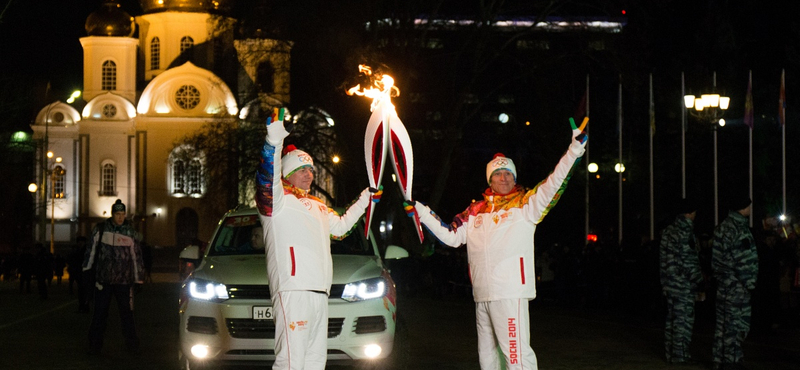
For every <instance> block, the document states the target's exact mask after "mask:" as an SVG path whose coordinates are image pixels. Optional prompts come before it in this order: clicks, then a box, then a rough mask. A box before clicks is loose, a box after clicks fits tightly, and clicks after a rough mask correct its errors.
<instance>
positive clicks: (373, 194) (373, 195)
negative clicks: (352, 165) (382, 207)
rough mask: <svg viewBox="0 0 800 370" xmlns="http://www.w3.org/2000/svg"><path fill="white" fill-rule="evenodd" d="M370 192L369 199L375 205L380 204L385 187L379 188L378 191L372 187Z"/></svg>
mask: <svg viewBox="0 0 800 370" xmlns="http://www.w3.org/2000/svg"><path fill="white" fill-rule="evenodd" d="M369 192H370V196H369V199H370V200H371V201H372V202H373V203H378V202H380V201H381V196H382V195H383V185H381V186H379V187H378V188H377V189H375V188H373V187H371V186H370V187H369Z"/></svg>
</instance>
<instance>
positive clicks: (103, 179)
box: [99, 161, 117, 196]
mask: <svg viewBox="0 0 800 370" xmlns="http://www.w3.org/2000/svg"><path fill="white" fill-rule="evenodd" d="M99 195H100V196H117V166H115V165H114V162H113V161H104V162H103V163H102V164H101V165H100V194H99Z"/></svg>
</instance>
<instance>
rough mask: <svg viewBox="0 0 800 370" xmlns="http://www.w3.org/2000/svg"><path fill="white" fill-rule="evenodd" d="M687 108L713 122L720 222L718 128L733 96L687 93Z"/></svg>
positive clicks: (716, 211)
mask: <svg viewBox="0 0 800 370" xmlns="http://www.w3.org/2000/svg"><path fill="white" fill-rule="evenodd" d="M716 87H717V74H716V72H715V73H714V90H716ZM683 101H684V105H685V106H686V109H687V110H688V111H689V112H690V113H691V114H692V115H693V116H695V117H696V118H698V119H699V120H701V121H703V122H706V123H711V124H712V125H713V126H712V127H713V131H714V225H717V224H719V186H718V181H719V177H718V172H717V129H718V127H723V126H725V119H724V118H722V116H723V115H724V114H725V111H726V110H728V107H729V106H730V102H731V98H730V97H727V96H721V95H719V94H717V93H716V92H714V93H711V94H702V95H700V97H696V96H694V95H685V96H684V97H683Z"/></svg>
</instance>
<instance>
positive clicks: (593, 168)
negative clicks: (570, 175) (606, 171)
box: [587, 163, 599, 173]
mask: <svg viewBox="0 0 800 370" xmlns="http://www.w3.org/2000/svg"><path fill="white" fill-rule="evenodd" d="M587 169H588V170H589V172H591V173H595V172H597V170H598V169H599V167H598V166H597V163H589V166H588V167H587Z"/></svg>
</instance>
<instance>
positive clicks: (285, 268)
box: [256, 109, 381, 370]
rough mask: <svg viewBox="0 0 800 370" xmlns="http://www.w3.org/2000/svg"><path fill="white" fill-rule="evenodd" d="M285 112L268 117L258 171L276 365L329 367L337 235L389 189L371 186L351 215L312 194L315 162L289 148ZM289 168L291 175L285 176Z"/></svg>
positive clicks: (307, 369) (292, 369)
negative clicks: (333, 253)
mask: <svg viewBox="0 0 800 370" xmlns="http://www.w3.org/2000/svg"><path fill="white" fill-rule="evenodd" d="M283 115H284V111H283V109H281V110H280V111H278V112H276V113H275V114H273V116H272V117H270V118H268V119H267V136H266V140H265V142H264V146H263V148H262V150H261V163H260V164H259V167H258V172H257V174H256V188H257V189H256V204H257V207H258V212H259V218H260V219H261V225H262V226H263V228H264V245H265V248H266V256H267V261H266V263H267V274H268V275H269V288H270V293H271V296H272V306H273V310H274V317H275V357H276V358H275V362H274V364H273V366H272V368H273V369H274V370H279V369H280V370H300V369H304V370H322V369H324V368H325V363H326V361H327V337H328V295H329V294H330V290H331V281H332V279H333V263H332V258H331V248H330V238H331V237H332V236H333V237H342V238H343V237H344V236H346V235H347V234H349V232H350V231H351V230H352V229H353V228H354V226H355V224H356V222H357V221H358V220H359V218H361V216H362V215H363V214H364V211H365V209H366V208H367V206H368V205H369V202H370V201H374V202H377V201H378V200H379V199H380V194H381V191H380V190H378V189H370V188H368V189H364V191H362V192H361V195H360V196H359V197H358V199H356V201H355V203H353V204H352V205H351V206H350V207H349V208H348V209H347V211H346V212H345V213H344V214H343V215H339V214H337V213H336V212H335V211H334V210H333V209H332V208H330V207H328V206H327V205H326V204H325V203H324V202H323V201H322V200H320V199H319V198H317V197H315V196H313V195H311V194H310V193H309V191H310V189H311V184H312V182H313V181H314V161H313V159H312V158H311V156H309V155H308V153H306V152H304V151H302V150H299V149H296V148H295V147H294V146H293V145H289V146H287V147H286V150H285V151H284V152H285V154H284V155H283V157H282V158H279V155H280V153H281V149H282V148H283V139H284V138H286V137H287V136H288V135H289V132H288V131H287V129H286V127H285V126H284V122H283ZM281 174H283V176H281Z"/></svg>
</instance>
